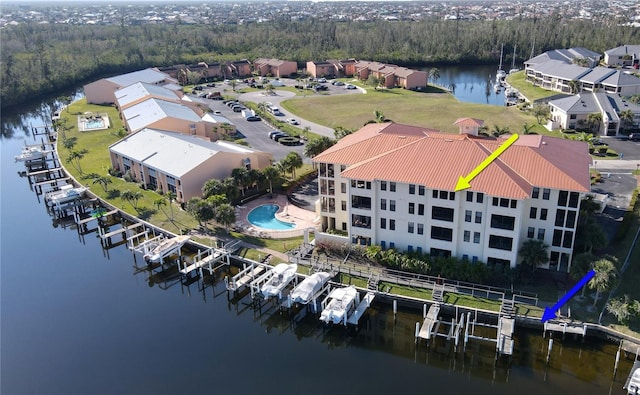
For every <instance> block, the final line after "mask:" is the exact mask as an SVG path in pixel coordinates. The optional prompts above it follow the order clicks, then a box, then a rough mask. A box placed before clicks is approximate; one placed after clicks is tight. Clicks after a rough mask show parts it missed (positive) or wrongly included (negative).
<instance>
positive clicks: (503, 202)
mask: <svg viewBox="0 0 640 395" xmlns="http://www.w3.org/2000/svg"><path fill="white" fill-rule="evenodd" d="M500 207H509V199H505V198H500Z"/></svg>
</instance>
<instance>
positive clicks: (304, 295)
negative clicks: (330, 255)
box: [291, 272, 331, 304]
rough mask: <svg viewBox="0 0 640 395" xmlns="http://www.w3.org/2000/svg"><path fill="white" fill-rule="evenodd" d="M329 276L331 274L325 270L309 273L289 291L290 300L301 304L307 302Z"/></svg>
mask: <svg viewBox="0 0 640 395" xmlns="http://www.w3.org/2000/svg"><path fill="white" fill-rule="evenodd" d="M330 278H331V275H330V274H329V273H326V272H318V273H314V274H312V275H310V276H309V277H307V278H305V279H304V280H303V281H302V282H301V283H300V284H298V286H297V287H296V288H295V289H294V290H293V292H291V301H292V302H294V303H302V304H307V303H309V302H310V301H311V298H313V295H315V294H316V293H318V291H320V290H321V289H322V287H324V285H325V284H326V283H327V281H329V279H330Z"/></svg>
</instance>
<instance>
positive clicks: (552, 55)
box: [524, 47, 601, 69]
mask: <svg viewBox="0 0 640 395" xmlns="http://www.w3.org/2000/svg"><path fill="white" fill-rule="evenodd" d="M600 58H601V55H600V54H599V53H598V52H594V51H591V50H589V49H586V48H582V47H577V48H567V49H554V50H552V51H547V52H545V53H542V54H540V55H538V56H535V57H533V58H531V59H529V60H527V61H525V62H524V66H525V69H528V68H535V66H536V65H540V64H543V63H547V62H548V61H550V60H555V61H558V62H562V63H566V64H574V63H576V62H579V61H582V62H585V64H584V66H586V67H596V66H597V65H598V64H599V63H600ZM578 59H580V60H578Z"/></svg>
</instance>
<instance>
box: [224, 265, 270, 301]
mask: <svg viewBox="0 0 640 395" xmlns="http://www.w3.org/2000/svg"><path fill="white" fill-rule="evenodd" d="M265 268H266V265H263V264H261V263H258V262H252V263H251V265H249V266H247V265H243V268H242V270H241V271H240V272H239V273H238V274H236V275H235V276H233V277H231V278H229V276H227V277H225V278H224V284H225V286H226V287H227V290H229V291H233V292H237V291H239V290H240V289H241V288H243V287H245V286H246V285H248V284H249V283H251V281H253V279H254V278H256V277H258V276H260V275H261V274H262V273H263V272H264V271H265ZM251 296H253V293H252V295H251Z"/></svg>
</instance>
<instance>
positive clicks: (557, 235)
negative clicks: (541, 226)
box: [551, 229, 562, 247]
mask: <svg viewBox="0 0 640 395" xmlns="http://www.w3.org/2000/svg"><path fill="white" fill-rule="evenodd" d="M561 244H562V231H561V230H558V229H556V230H554V231H553V240H552V241H551V245H552V246H554V247H560V245H561Z"/></svg>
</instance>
